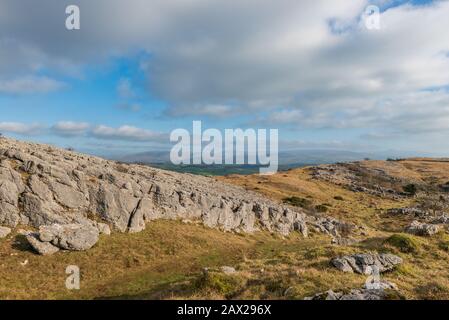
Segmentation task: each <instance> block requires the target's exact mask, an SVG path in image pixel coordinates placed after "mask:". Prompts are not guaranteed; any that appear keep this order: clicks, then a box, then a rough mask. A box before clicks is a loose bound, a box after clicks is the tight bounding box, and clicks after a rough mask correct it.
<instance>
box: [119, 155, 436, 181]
mask: <svg viewBox="0 0 449 320" xmlns="http://www.w3.org/2000/svg"><path fill="white" fill-rule="evenodd" d="M418 155H420V156H429V155H423V154H422V153H417V152H398V151H383V152H372V153H370V152H356V151H346V150H317V149H308V150H306V149H301V150H289V151H282V152H280V153H279V170H286V169H290V168H295V167H303V166H308V165H317V164H328V163H336V162H350V161H358V160H364V159H372V160H385V159H388V158H407V157H414V156H418ZM113 160H117V161H121V162H127V163H142V164H148V165H151V166H155V167H159V168H163V169H167V170H172V171H179V172H190V173H196V174H206V175H226V174H251V173H256V172H258V168H259V166H258V165H173V164H172V163H171V162H170V152H169V151H168V150H167V151H148V152H141V153H135V154H129V155H125V156H122V157H116V158H115V159H113Z"/></svg>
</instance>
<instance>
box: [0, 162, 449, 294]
mask: <svg viewBox="0 0 449 320" xmlns="http://www.w3.org/2000/svg"><path fill="white" fill-rule="evenodd" d="M359 166H360V167H362V168H363V167H365V168H368V169H369V170H371V171H370V172H382V175H388V176H397V177H399V178H401V179H404V178H406V179H408V180H407V181H415V183H416V184H417V185H419V186H420V188H424V187H428V188H431V187H432V186H433V185H434V184H438V183H445V182H446V181H448V180H449V177H448V176H447V172H449V171H448V170H447V169H449V167H448V166H449V163H447V162H433V161H425V160H423V159H416V160H408V161H401V162H378V161H369V162H363V163H361V164H359ZM379 170H382V171H379ZM312 171H313V170H312V169H311V168H301V169H294V170H290V171H288V172H281V173H278V174H276V175H273V176H259V175H249V176H227V177H218V178H217V179H218V180H223V181H226V182H228V183H234V184H238V185H242V186H245V187H246V188H247V189H251V190H255V191H258V192H261V193H263V194H265V195H266V196H267V197H271V198H274V199H276V200H279V201H287V200H286V199H292V198H293V199H296V202H295V201H293V203H296V204H298V205H301V206H303V205H305V206H307V208H308V209H310V210H312V211H315V212H319V211H320V210H322V208H323V207H326V209H325V210H326V214H327V215H330V216H334V217H338V218H340V219H342V220H345V221H350V222H354V223H356V224H358V225H360V226H364V227H365V228H366V229H365V232H364V236H358V240H360V242H357V243H355V244H353V245H349V246H339V245H334V244H331V239H330V237H329V236H326V235H324V234H321V233H315V232H313V231H312V232H311V234H310V236H309V237H308V238H306V239H304V238H302V237H301V236H300V235H299V234H292V235H290V236H288V237H280V236H279V235H275V234H270V233H268V232H257V233H255V234H236V233H223V232H221V231H218V230H214V229H209V228H205V227H203V226H201V225H196V224H191V223H183V222H181V221H155V222H151V223H150V224H148V226H147V229H146V230H145V231H143V232H141V233H137V234H116V233H114V234H113V235H111V236H105V235H102V238H101V239H100V242H99V243H98V244H97V245H96V246H95V247H94V248H93V249H91V250H89V251H86V252H70V253H69V252H60V253H57V254H55V255H53V256H44V257H43V256H38V255H36V254H34V253H33V252H31V251H30V248H29V247H28V245H27V244H26V242H25V241H24V239H23V237H22V236H20V235H17V234H11V235H9V236H8V237H7V238H6V239H1V240H0V274H1V275H2V276H1V277H0V298H2V299H17V298H20V299H23V298H45V299H55V298H63V299H78V298H83V299H98V298H108V299H110V298H126V299H173V298H174V299H177V298H187V299H191V298H200V299H201V298H212V299H225V298H227V299H246V298H252V299H268V298H272V299H302V298H304V297H305V296H310V295H313V294H314V293H316V292H321V291H326V290H329V289H334V290H338V289H350V288H360V287H361V286H362V285H363V284H364V282H365V280H366V276H364V275H359V274H347V273H342V272H340V271H338V270H336V269H335V268H333V267H331V266H330V264H329V260H330V259H331V258H333V257H335V256H338V255H341V254H349V253H357V252H371V251H376V252H391V253H394V254H397V255H399V256H401V257H402V258H403V259H404V263H403V264H402V265H400V266H399V267H398V268H396V270H394V271H392V272H389V273H386V274H385V275H382V278H383V279H386V280H389V281H391V282H394V283H396V284H397V286H398V287H399V294H400V295H399V296H395V298H401V297H403V298H407V299H436V298H439V299H449V235H448V234H447V232H445V231H443V232H440V233H439V234H437V235H435V236H433V237H418V236H413V235H408V234H404V233H403V230H404V227H405V226H406V225H407V224H408V223H410V221H411V218H410V217H407V216H392V215H389V214H387V213H386V210H387V209H389V208H397V207H402V206H412V205H415V204H416V202H417V201H420V197H419V195H417V196H415V197H403V198H401V199H391V198H389V197H379V196H374V195H371V194H369V193H364V192H353V191H350V190H348V188H346V187H345V186H343V185H336V184H335V183H332V182H329V181H323V180H320V179H315V178H313V177H312ZM364 179H366V177H365V176H364ZM372 179H374V180H375V183H379V181H383V180H382V179H380V178H379V177H376V176H373V177H372ZM374 180H373V181H374ZM394 181H396V180H394ZM398 181H400V182H398V183H401V184H402V183H404V182H403V180H398ZM373 183H374V182H373ZM398 187H399V186H398ZM297 199H303V200H297ZM320 208H321V209H320ZM68 265H78V266H79V267H80V269H81V273H82V278H81V289H80V290H78V291H69V290H67V289H66V288H65V279H66V277H67V275H66V274H65V269H66V267H67V266H68ZM220 266H232V267H235V268H236V269H237V272H236V273H235V274H231V275H227V274H224V273H222V272H220V271H219V269H218V268H219V267H220ZM206 267H207V268H209V272H207V273H204V272H203V269H204V268H206Z"/></svg>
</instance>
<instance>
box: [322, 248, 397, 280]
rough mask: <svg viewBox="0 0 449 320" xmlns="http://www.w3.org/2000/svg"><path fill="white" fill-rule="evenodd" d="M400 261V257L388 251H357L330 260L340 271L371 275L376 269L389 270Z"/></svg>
mask: <svg viewBox="0 0 449 320" xmlns="http://www.w3.org/2000/svg"><path fill="white" fill-rule="evenodd" d="M401 263H402V259H401V258H400V257H398V256H396V255H393V254H389V253H382V254H366V253H359V254H354V255H350V256H342V257H338V258H334V259H332V260H331V264H332V265H333V266H334V267H335V268H337V269H338V270H340V271H343V272H356V273H360V274H366V275H371V274H373V273H374V272H375V271H376V270H377V271H378V272H380V273H382V272H386V271H390V270H392V269H394V267H395V266H396V265H398V264H401Z"/></svg>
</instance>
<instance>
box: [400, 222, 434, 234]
mask: <svg viewBox="0 0 449 320" xmlns="http://www.w3.org/2000/svg"><path fill="white" fill-rule="evenodd" d="M440 229H441V227H440V226H439V225H435V224H427V223H421V222H419V221H413V222H412V223H411V224H410V226H408V227H407V228H406V229H405V231H406V232H407V233H410V234H414V235H417V236H432V235H434V234H436V233H438V232H439V231H440Z"/></svg>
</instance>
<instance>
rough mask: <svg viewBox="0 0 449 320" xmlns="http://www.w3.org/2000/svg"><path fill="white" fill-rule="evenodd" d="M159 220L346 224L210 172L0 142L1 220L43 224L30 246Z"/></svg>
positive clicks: (236, 226)
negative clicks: (89, 231) (219, 178)
mask: <svg viewBox="0 0 449 320" xmlns="http://www.w3.org/2000/svg"><path fill="white" fill-rule="evenodd" d="M155 219H188V220H198V221H201V222H202V223H204V224H205V225H206V226H209V227H213V228H219V229H221V230H223V231H238V232H254V231H256V230H269V231H272V232H279V233H281V234H283V235H287V234H289V233H290V232H293V231H297V232H300V233H302V234H303V235H304V236H307V232H308V224H310V225H312V226H314V227H315V228H316V229H318V230H321V231H322V232H327V233H334V231H332V230H334V229H335V227H333V225H335V226H338V224H340V223H341V222H339V221H338V220H335V219H331V220H329V219H327V220H326V219H323V218H315V217H313V216H309V215H307V214H306V212H305V211H304V210H302V209H300V208H294V207H290V206H287V205H283V204H279V203H276V202H273V201H270V200H268V199H266V198H264V197H262V196H261V195H258V194H256V193H253V192H250V191H248V190H245V189H242V188H240V187H236V186H232V185H228V184H225V183H222V182H218V181H216V180H215V179H213V178H210V177H203V176H197V175H191V174H181V173H175V172H170V171H165V170H161V169H155V168H151V167H147V166H142V165H137V164H122V163H117V162H114V161H108V160H105V159H102V158H99V157H94V156H87V155H84V154H80V153H76V152H72V151H68V150H63V149H59V148H55V147H52V146H49V145H42V144H34V143H26V142H20V141H17V140H13V139H7V138H1V139H0V225H1V226H5V227H10V228H15V227H17V226H18V225H26V226H31V227H34V228H39V233H36V234H33V235H29V236H28V238H29V240H31V241H30V243H31V244H33V242H34V243H36V241H39V242H40V243H38V245H42V244H44V246H46V247H47V249H48V248H50V247H49V246H48V244H50V245H52V246H55V247H57V248H61V249H66V250H78V249H76V248H75V249H74V248H72V247H70V246H66V245H63V244H61V241H60V240H61V239H60V237H59V236H58V235H57V234H58V232H56V231H55V230H63V229H64V230H65V229H67V226H70V227H69V229H70V228H72V229H76V230H85V229H86V228H87V229H91V228H94V229H96V230H97V232H98V233H100V232H101V233H109V226H110V227H111V229H112V230H114V231H118V232H131V233H133V232H139V231H142V230H144V229H145V224H146V223H148V222H150V221H152V220H155ZM43 227H50V228H52V230H53V231H54V234H55V236H54V237H53V238H52V239H49V238H48V239H47V240H45V239H46V237H45V236H42V234H43V233H44V234H45V232H47V231H48V230H45V228H44V229H43ZM63 233H65V231H64V232H63ZM76 234H78V235H82V234H83V232H81V231H79V232H78V233H76V232H75V235H76ZM58 239H59V240H58ZM34 240H36V241H34ZM33 247H35V248H36V246H33ZM87 247H89V246H87ZM36 250H37V251H39V250H38V249H36ZM50 251H54V250H53V249H51V250H50Z"/></svg>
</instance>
